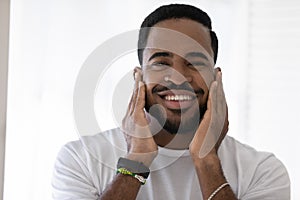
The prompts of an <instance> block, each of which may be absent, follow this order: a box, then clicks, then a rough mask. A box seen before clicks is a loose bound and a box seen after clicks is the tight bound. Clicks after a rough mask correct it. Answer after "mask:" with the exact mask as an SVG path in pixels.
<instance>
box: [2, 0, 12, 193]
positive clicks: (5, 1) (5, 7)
mask: <svg viewBox="0 0 300 200" xmlns="http://www.w3.org/2000/svg"><path fill="white" fill-rule="evenodd" d="M9 3H10V1H9V0H1V1H0V30H1V32H0V199H2V198H3V181H4V158H5V135H6V103H7V72H8V36H9V34H8V33H9Z"/></svg>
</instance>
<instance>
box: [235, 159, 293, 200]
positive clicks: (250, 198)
mask: <svg viewBox="0 0 300 200" xmlns="http://www.w3.org/2000/svg"><path fill="white" fill-rule="evenodd" d="M240 199H241V200H257V199H264V200H289V199H290V180H289V176H288V173H287V170H286V168H285V167H284V165H283V164H282V163H281V161H279V160H278V159H277V158H276V157H275V156H274V155H272V154H271V155H269V156H268V157H266V158H264V159H263V160H261V162H260V163H259V164H258V165H257V167H256V168H255V171H254V176H253V177H252V179H251V182H250V185H249V187H248V190H247V192H246V193H245V194H244V195H243V196H242V198H240Z"/></svg>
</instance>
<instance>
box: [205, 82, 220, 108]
mask: <svg viewBox="0 0 300 200" xmlns="http://www.w3.org/2000/svg"><path fill="white" fill-rule="evenodd" d="M217 87H218V82H217V81H214V82H212V84H211V86H210V89H209V96H208V101H207V110H209V111H210V112H212V109H213V108H214V106H215V102H216V100H217V94H216V93H217Z"/></svg>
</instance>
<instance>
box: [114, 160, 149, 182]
mask: <svg viewBox="0 0 300 200" xmlns="http://www.w3.org/2000/svg"><path fill="white" fill-rule="evenodd" d="M117 168H118V169H120V168H125V169H127V170H128V171H130V172H132V173H135V174H138V175H140V176H143V177H144V178H148V176H149V173H150V169H149V168H148V167H146V166H145V165H144V164H143V163H141V162H137V161H133V160H129V159H126V158H119V161H118V164H117Z"/></svg>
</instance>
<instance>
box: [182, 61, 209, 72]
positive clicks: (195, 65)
mask: <svg viewBox="0 0 300 200" xmlns="http://www.w3.org/2000/svg"><path fill="white" fill-rule="evenodd" d="M187 65H188V66H189V67H193V68H195V69H197V70H201V69H203V68H204V67H207V64H206V63H205V62H201V61H199V62H189V63H188V64H187Z"/></svg>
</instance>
